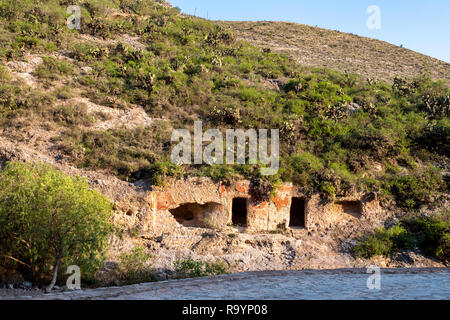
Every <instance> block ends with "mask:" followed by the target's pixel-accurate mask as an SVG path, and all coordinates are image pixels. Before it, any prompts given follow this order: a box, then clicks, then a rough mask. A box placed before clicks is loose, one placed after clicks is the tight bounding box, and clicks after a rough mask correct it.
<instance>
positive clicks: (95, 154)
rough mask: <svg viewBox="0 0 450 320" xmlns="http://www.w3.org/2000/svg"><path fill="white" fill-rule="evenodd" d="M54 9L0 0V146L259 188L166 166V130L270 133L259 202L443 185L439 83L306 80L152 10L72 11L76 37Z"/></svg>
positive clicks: (205, 169)
mask: <svg viewBox="0 0 450 320" xmlns="http://www.w3.org/2000/svg"><path fill="white" fill-rule="evenodd" d="M64 3H65V1H62V0H61V1H56V0H42V1H37V2H36V1H25V0H22V1H17V2H14V3H11V2H8V1H1V2H0V8H1V9H2V10H1V15H0V19H1V20H0V27H1V28H2V38H1V39H0V40H1V42H2V46H1V50H0V59H1V61H2V65H1V66H0V68H1V69H0V70H1V79H0V83H1V84H0V85H1V86H0V103H1V113H0V128H1V129H0V130H1V137H2V139H7V140H8V141H10V142H13V143H18V144H19V145H23V146H27V147H29V148H32V149H35V150H36V149H37V150H38V151H39V152H41V153H42V154H44V155H51V156H52V157H53V158H54V159H57V160H58V161H59V162H64V163H67V164H71V165H75V166H77V167H78V168H84V169H88V170H98V171H101V172H104V173H106V174H110V175H113V176H117V177H119V178H120V179H123V180H126V181H136V180H142V179H144V180H146V181H147V182H148V183H150V184H164V180H165V179H167V178H171V177H175V178H181V177H183V176H208V177H211V178H213V179H214V180H217V181H219V180H229V179H231V178H233V177H234V176H241V177H244V178H247V179H252V178H258V179H261V177H260V167H259V166H258V165H244V166H242V165H235V166H227V165H212V166H209V165H201V166H194V165H192V166H176V165H174V164H172V163H171V161H170V154H171V149H172V147H173V146H174V144H173V143H172V142H171V141H170V137H171V133H172V131H173V130H174V129H178V128H187V129H189V130H192V129H193V122H194V121H195V120H203V122H204V130H207V129H209V128H217V127H219V128H222V129H225V128H246V129H248V128H273V129H275V128H278V129H280V131H281V137H282V141H281V147H280V148H281V150H280V152H281V159H280V161H281V168H282V169H281V170H280V171H279V173H278V174H277V175H275V176H271V177H269V178H267V177H265V178H264V180H265V181H266V182H265V184H268V186H267V187H266V192H267V191H270V190H274V189H275V188H276V186H277V185H279V181H292V182H294V184H297V185H299V186H302V188H303V189H304V190H305V192H309V193H312V192H320V193H322V194H323V195H324V197H328V198H330V199H333V198H334V197H335V196H339V195H341V196H343V195H345V194H347V193H351V192H355V191H360V192H366V191H375V192H380V193H381V194H383V195H386V196H387V197H388V198H389V197H391V196H396V197H397V198H399V200H400V202H401V204H402V205H403V206H406V207H411V208H416V207H418V206H420V205H421V204H423V203H427V202H429V201H430V199H433V200H436V199H438V197H436V196H434V194H435V193H439V192H441V191H442V190H446V188H447V187H446V185H445V182H444V181H443V176H442V174H441V173H440V172H439V170H440V169H444V170H445V169H446V168H448V155H449V153H448V150H450V148H449V138H448V132H449V131H448V130H449V117H448V113H449V96H448V95H449V89H448V87H447V83H446V82H445V81H441V82H433V81H432V80H430V79H429V78H427V75H422V76H421V77H417V78H415V79H409V78H401V77H398V78H396V80H395V83H394V85H393V86H392V85H390V84H387V83H383V82H381V81H376V80H370V81H366V80H365V79H364V78H360V77H359V76H358V75H357V74H353V73H341V72H339V71H334V70H332V69H313V70H311V69H310V68H308V67H305V66H302V65H300V64H298V63H297V62H295V61H293V60H292V59H290V58H289V57H288V56H285V55H282V54H278V53H273V52H270V50H266V49H261V48H258V47H255V46H253V45H251V44H249V43H247V42H244V41H240V40H238V39H236V38H235V36H234V34H233V33H232V32H231V31H229V30H227V29H224V28H222V27H220V26H218V25H216V24H214V23H213V22H211V21H206V20H204V19H200V18H195V17H191V16H184V15H182V14H180V13H179V12H178V11H177V10H176V9H174V8H171V7H170V6H167V5H161V4H159V3H157V2H153V1H131V2H127V1H119V0H114V1H101V0H98V1H93V0H89V1H88V0H79V1H75V4H79V5H80V6H81V7H82V20H81V29H80V30H76V29H74V30H71V29H69V28H67V27H66V25H65V22H66V19H67V16H68V15H67V13H66V12H65V9H64V8H65V7H64ZM311 30H316V31H315V32H324V31H320V30H318V29H311ZM294 34H296V35H297V34H298V33H297V32H294ZM313 34H314V33H312V34H311V36H312V35H313ZM316 38H318V39H321V41H325V39H326V38H323V37H316ZM333 43H334V42H331V41H330V44H333ZM369 43H372V42H369ZM383 48H385V47H380V48H379V50H382V49H383ZM386 48H388V49H389V50H387V51H386V52H384V55H385V56H386V57H387V56H390V55H392V52H391V51H392V50H391V49H390V48H391V47H389V46H388V47H386ZM342 55H343V57H342V59H344V56H345V54H342ZM395 59H399V55H396V56H395ZM404 60H408V59H404ZM390 63H391V64H396V60H393V61H391V62H390ZM380 66H381V64H380ZM366 69H367V70H366V72H369V71H370V68H366ZM433 69H434V70H435V71H437V70H438V69H437V68H433ZM445 70H446V69H445V65H444V68H443V69H442V72H444V75H445V76H444V78H447V77H448V74H449V73H448V72H447V73H445V72H446V71H445ZM389 72H393V71H392V70H390V71H389ZM374 73H375V74H378V73H377V71H374ZM4 145H6V144H4ZM436 165H438V166H439V168H436ZM399 172H403V173H402V174H401V175H399ZM430 179H431V180H430ZM425 180H426V182H425ZM404 183H407V184H408V187H407V190H406V191H405V190H403V187H402V190H399V189H398V185H399V184H404ZM404 192H406V193H407V194H403V193H404Z"/></svg>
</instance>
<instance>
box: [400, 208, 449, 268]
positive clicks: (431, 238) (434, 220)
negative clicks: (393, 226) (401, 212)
mask: <svg viewBox="0 0 450 320" xmlns="http://www.w3.org/2000/svg"><path fill="white" fill-rule="evenodd" d="M402 225H405V226H406V227H407V228H408V229H409V230H410V232H411V233H413V234H414V235H415V237H416V239H417V245H418V246H419V248H420V249H421V250H422V251H423V252H424V253H425V254H427V255H429V256H432V257H436V258H438V259H440V260H442V261H445V262H447V263H448V262H450V210H449V209H444V210H443V211H442V212H441V213H440V214H438V215H436V216H432V217H421V218H418V219H414V218H409V219H405V220H403V221H402Z"/></svg>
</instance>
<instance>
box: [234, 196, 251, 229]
mask: <svg viewBox="0 0 450 320" xmlns="http://www.w3.org/2000/svg"><path fill="white" fill-rule="evenodd" d="M231 213H232V220H233V224H234V225H238V226H241V227H246V226H247V198H234V199H233V207H232V210H231Z"/></svg>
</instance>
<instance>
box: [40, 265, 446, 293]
mask: <svg viewBox="0 0 450 320" xmlns="http://www.w3.org/2000/svg"><path fill="white" fill-rule="evenodd" d="M370 276H371V274H367V273H366V272H365V270H359V269H358V270H356V269H349V270H332V271H271V272H248V273H240V274H233V275H225V276H218V277H207V278H197V279H184V280H173V281H164V282H155V283H144V284H138V285H131V286H125V287H109V288H99V289H88V290H81V291H75V292H62V293H54V294H49V295H44V296H41V297H37V298H34V299H45V300H48V299H63V300H67V299H81V300H84V299H94V300H96V299H102V300H103V299H113V300H114V299H120V300H143V299H144V300H159V299H163V300H169V299H177V300H203V299H208V300H222V299H225V300H231V299H233V300H240V299H249V300H255V299H258V300H260V299H261V300H265V299H274V300H282V299H295V300H297V299H306V300H309V299H319V300H320V299H436V300H448V299H450V271H449V270H448V269H439V270H422V269H420V270H417V269H411V270H387V269H386V270H382V272H381V289H380V290H370V289H368V288H367V279H368V278H369V277H370Z"/></svg>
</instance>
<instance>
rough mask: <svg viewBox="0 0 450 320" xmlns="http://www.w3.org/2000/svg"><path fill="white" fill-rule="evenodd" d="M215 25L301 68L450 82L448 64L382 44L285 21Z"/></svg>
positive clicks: (379, 78) (386, 79)
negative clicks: (427, 76)
mask: <svg viewBox="0 0 450 320" xmlns="http://www.w3.org/2000/svg"><path fill="white" fill-rule="evenodd" d="M219 23H220V24H221V25H223V26H226V27H229V28H230V29H232V30H233V31H234V32H235V34H236V36H238V37H239V38H240V39H243V40H246V41H249V42H250V43H252V44H254V45H257V46H260V47H264V48H270V49H272V50H274V51H275V52H281V53H286V54H288V55H289V56H291V57H292V58H293V59H295V60H296V61H297V62H298V63H300V64H302V65H305V66H310V67H326V68H331V69H335V70H339V71H341V72H351V73H357V74H359V75H361V76H363V77H366V78H373V79H378V80H384V81H388V82H392V80H393V79H394V77H395V76H401V77H415V76H417V75H419V74H420V73H421V72H423V71H425V70H426V71H428V72H430V74H431V76H432V78H433V79H435V80H439V79H446V80H447V81H448V80H450V64H448V63H446V62H443V61H440V60H438V59H435V58H432V57H428V56H425V55H422V54H419V53H417V52H414V51H411V50H408V49H405V48H402V47H399V46H395V45H392V44H390V43H387V42H384V41H379V40H374V39H369V38H365V37H360V36H357V35H353V34H348V33H344V32H339V31H332V30H327V29H322V28H317V27H312V26H307V25H303V24H296V23H287V22H275V21H259V22H237V21H236V22H234V21H233V22H231V21H220V22H219ZM399 45H400V44H399Z"/></svg>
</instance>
